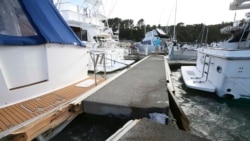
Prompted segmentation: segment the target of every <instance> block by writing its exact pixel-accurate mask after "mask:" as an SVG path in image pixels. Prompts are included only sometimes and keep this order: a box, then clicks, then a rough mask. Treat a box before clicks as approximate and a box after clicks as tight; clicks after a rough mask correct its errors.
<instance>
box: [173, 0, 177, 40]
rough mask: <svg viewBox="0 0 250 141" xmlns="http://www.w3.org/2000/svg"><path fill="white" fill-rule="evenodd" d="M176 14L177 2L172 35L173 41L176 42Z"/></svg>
mask: <svg viewBox="0 0 250 141" xmlns="http://www.w3.org/2000/svg"><path fill="white" fill-rule="evenodd" d="M176 13H177V0H176V1H175V18H174V33H173V40H174V41H175V40H176V32H175V27H176Z"/></svg>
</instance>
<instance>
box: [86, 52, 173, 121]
mask: <svg viewBox="0 0 250 141" xmlns="http://www.w3.org/2000/svg"><path fill="white" fill-rule="evenodd" d="M83 108H84V112H85V113H89V114H96V115H115V116H122V117H128V118H142V117H148V116H149V113H155V112H156V113H165V114H166V115H168V113H169V99H168V93H167V87H166V73H165V65H164V57H163V56H149V57H147V58H145V59H143V60H142V61H140V62H139V63H137V64H136V65H134V66H132V67H131V68H129V70H128V71H126V72H125V73H123V74H122V75H121V76H119V77H118V78H116V79H115V80H113V81H112V82H110V83H109V84H107V85H106V86H104V87H103V88H101V89H99V90H98V91H97V92H95V93H94V94H93V95H91V96H89V97H88V98H87V99H85V100H84V101H83Z"/></svg>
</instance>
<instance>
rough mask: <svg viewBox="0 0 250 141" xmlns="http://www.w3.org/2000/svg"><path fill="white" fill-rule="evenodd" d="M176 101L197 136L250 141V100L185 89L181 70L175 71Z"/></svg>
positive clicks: (214, 139) (216, 140) (215, 140)
mask: <svg viewBox="0 0 250 141" xmlns="http://www.w3.org/2000/svg"><path fill="white" fill-rule="evenodd" d="M172 80H173V82H174V86H175V90H176V99H177V101H178V102H179V104H180V106H181V108H182V109H183V111H184V112H185V113H186V115H187V117H188V118H189V121H190V128H191V132H192V133H193V134H196V135H198V136H201V137H205V138H207V139H210V140H213V141H247V140H250V108H249V107H250V100H225V99H223V98H219V97H218V96H217V95H216V94H214V93H207V92H202V91H196V90H192V89H189V88H187V87H185V84H184V83H183V80H182V77H181V73H180V69H176V70H172Z"/></svg>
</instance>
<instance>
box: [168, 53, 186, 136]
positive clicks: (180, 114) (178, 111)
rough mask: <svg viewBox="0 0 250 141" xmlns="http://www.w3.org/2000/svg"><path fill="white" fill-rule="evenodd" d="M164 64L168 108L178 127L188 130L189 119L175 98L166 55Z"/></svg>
mask: <svg viewBox="0 0 250 141" xmlns="http://www.w3.org/2000/svg"><path fill="white" fill-rule="evenodd" d="M164 64H165V70H166V80H167V81H166V82H167V90H168V96H169V105H170V110H171V112H172V114H173V116H174V118H175V120H176V124H177V126H178V128H179V129H182V130H184V131H190V128H189V120H188V118H187V116H186V114H185V113H184V111H183V110H182V108H181V107H180V106H179V103H178V101H177V100H176V98H175V88H174V86H173V83H172V79H171V70H170V67H169V63H168V61H167V58H166V57H164Z"/></svg>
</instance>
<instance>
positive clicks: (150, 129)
mask: <svg viewBox="0 0 250 141" xmlns="http://www.w3.org/2000/svg"><path fill="white" fill-rule="evenodd" d="M118 140H119V141H166V140H170V141H183V140H185V141H208V140H207V139H204V138H202V137H199V136H196V135H193V134H190V133H188V132H185V131H182V130H176V129H175V128H173V127H172V126H166V125H163V124H159V123H156V122H154V121H152V120H149V119H146V118H143V119H141V120H131V121H129V122H127V123H126V124H125V125H124V126H123V127H122V128H121V129H119V130H118V131H117V132H116V133H114V134H113V135H112V136H110V137H109V138H108V139H107V140H106V141H118Z"/></svg>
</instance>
